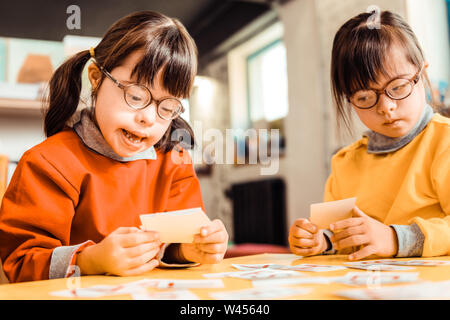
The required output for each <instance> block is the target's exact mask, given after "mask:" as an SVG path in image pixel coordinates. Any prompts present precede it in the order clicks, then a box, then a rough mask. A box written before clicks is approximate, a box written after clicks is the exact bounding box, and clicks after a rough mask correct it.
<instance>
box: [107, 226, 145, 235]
mask: <svg viewBox="0 0 450 320" xmlns="http://www.w3.org/2000/svg"><path fill="white" fill-rule="evenodd" d="M139 231H140V230H139V228H136V227H120V228H117V229H116V230H114V231H113V232H111V234H113V233H114V234H126V233H134V232H139Z"/></svg>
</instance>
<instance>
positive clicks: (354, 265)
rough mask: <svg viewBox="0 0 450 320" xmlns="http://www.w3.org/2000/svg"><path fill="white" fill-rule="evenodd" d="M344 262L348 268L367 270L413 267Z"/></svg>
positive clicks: (406, 268) (409, 268)
mask: <svg viewBox="0 0 450 320" xmlns="http://www.w3.org/2000/svg"><path fill="white" fill-rule="evenodd" d="M344 264H345V265H346V266H347V267H348V268H352V269H361V270H369V271H402V270H411V269H415V268H413V267H405V266H397V265H389V264H367V263H360V262H344Z"/></svg>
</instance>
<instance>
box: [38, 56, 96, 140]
mask: <svg viewBox="0 0 450 320" xmlns="http://www.w3.org/2000/svg"><path fill="white" fill-rule="evenodd" d="M89 58H90V53H89V50H84V51H81V52H79V53H77V54H75V55H74V56H72V57H71V58H69V59H68V60H67V61H65V62H64V63H63V64H62V65H61V66H60V67H59V68H58V69H56V71H55V72H54V73H53V75H52V78H51V79H50V83H49V95H48V98H47V99H48V100H47V101H48V108H47V109H46V110H45V111H44V132H45V135H46V136H47V137H50V136H52V135H54V134H56V133H58V132H60V131H62V130H63V129H64V128H65V126H66V122H67V121H68V120H69V119H70V118H71V117H72V116H73V114H74V113H75V111H76V110H77V107H78V103H79V101H80V93H81V73H82V72H83V69H84V66H85V64H86V62H87V61H88V60H89Z"/></svg>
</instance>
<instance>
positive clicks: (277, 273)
mask: <svg viewBox="0 0 450 320" xmlns="http://www.w3.org/2000/svg"><path fill="white" fill-rule="evenodd" d="M301 275H302V274H301V273H300V272H296V271H291V270H275V269H254V270H245V271H235V272H219V273H207V274H204V275H203V276H204V277H205V278H239V279H246V280H257V279H276V278H290V277H298V276H301Z"/></svg>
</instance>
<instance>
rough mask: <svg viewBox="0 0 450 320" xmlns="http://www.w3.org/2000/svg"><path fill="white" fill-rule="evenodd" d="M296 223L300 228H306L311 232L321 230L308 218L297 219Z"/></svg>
mask: <svg viewBox="0 0 450 320" xmlns="http://www.w3.org/2000/svg"><path fill="white" fill-rule="evenodd" d="M295 225H296V226H297V227H298V228H300V229H305V230H306V231H308V232H310V233H317V231H319V228H317V226H316V225H315V224H314V223H312V222H311V221H309V220H308V219H297V220H296V221H295Z"/></svg>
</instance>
